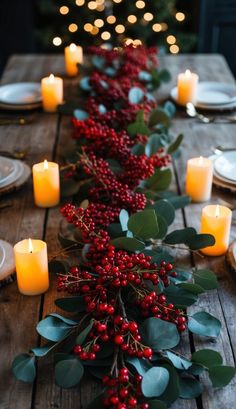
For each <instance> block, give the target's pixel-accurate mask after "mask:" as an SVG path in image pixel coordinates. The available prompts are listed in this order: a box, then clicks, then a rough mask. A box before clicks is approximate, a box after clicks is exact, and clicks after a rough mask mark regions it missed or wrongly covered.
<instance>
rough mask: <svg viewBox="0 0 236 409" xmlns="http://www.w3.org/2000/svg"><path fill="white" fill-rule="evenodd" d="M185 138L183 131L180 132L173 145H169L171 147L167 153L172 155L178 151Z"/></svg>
mask: <svg viewBox="0 0 236 409" xmlns="http://www.w3.org/2000/svg"><path fill="white" fill-rule="evenodd" d="M183 139H184V135H183V134H182V133H181V134H179V135H178V136H177V138H176V139H175V141H174V142H173V143H172V144H171V145H169V147H168V149H167V153H169V154H170V155H172V154H173V153H174V152H176V151H177V150H178V148H179V147H180V145H181V143H182V141H183Z"/></svg>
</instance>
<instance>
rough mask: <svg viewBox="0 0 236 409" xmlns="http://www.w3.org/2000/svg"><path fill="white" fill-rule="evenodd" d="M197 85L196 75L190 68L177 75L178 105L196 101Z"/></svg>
mask: <svg viewBox="0 0 236 409" xmlns="http://www.w3.org/2000/svg"><path fill="white" fill-rule="evenodd" d="M197 85H198V75H197V74H195V73H193V72H191V71H190V70H186V71H185V72H184V73H181V74H179V75H178V86H177V89H178V93H177V99H178V103H179V104H180V105H186V104H187V103H188V102H192V103H193V104H195V103H196V100H197Z"/></svg>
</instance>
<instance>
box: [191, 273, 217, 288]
mask: <svg viewBox="0 0 236 409" xmlns="http://www.w3.org/2000/svg"><path fill="white" fill-rule="evenodd" d="M193 277H194V281H195V283H196V284H198V285H200V286H201V287H202V288H204V290H207V291H208V290H215V289H216V288H218V286H219V285H218V281H217V277H216V275H215V274H214V273H213V271H210V270H195V271H194V272H193Z"/></svg>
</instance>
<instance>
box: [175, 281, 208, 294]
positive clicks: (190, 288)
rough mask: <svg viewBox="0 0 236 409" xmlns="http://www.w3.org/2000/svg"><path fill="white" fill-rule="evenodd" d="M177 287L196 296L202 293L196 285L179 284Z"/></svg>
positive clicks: (201, 289)
mask: <svg viewBox="0 0 236 409" xmlns="http://www.w3.org/2000/svg"><path fill="white" fill-rule="evenodd" d="M178 287H180V288H183V289H184V290H186V291H189V292H190V293H193V294H196V295H198V294H202V293H204V289H203V288H202V287H201V286H200V285H198V284H192V283H181V284H179V285H178Z"/></svg>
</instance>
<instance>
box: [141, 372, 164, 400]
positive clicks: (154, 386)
mask: <svg viewBox="0 0 236 409" xmlns="http://www.w3.org/2000/svg"><path fill="white" fill-rule="evenodd" d="M169 378H170V376H169V372H168V370H167V369H165V368H162V367H157V366H155V367H153V368H151V369H149V370H148V371H147V372H146V373H145V374H144V376H143V379H142V383H141V389H142V393H143V395H144V396H146V397H147V398H153V397H158V396H160V395H161V394H162V393H163V392H164V391H165V389H166V387H167V385H168V382H169Z"/></svg>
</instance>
